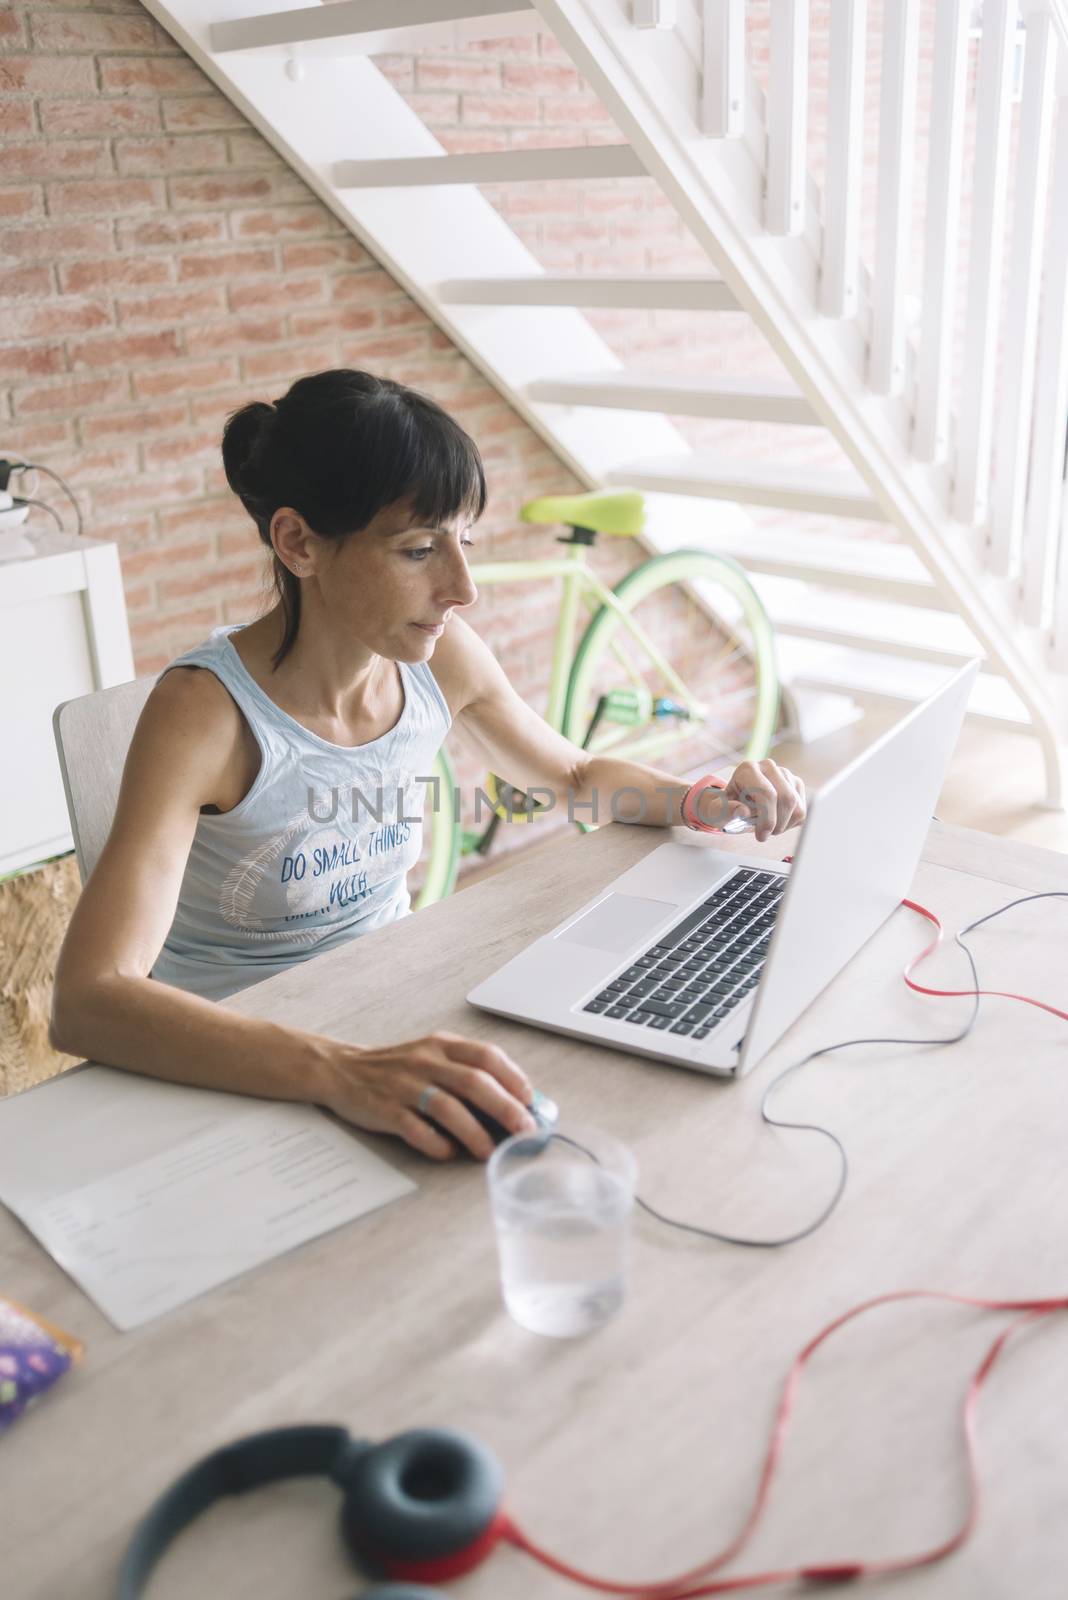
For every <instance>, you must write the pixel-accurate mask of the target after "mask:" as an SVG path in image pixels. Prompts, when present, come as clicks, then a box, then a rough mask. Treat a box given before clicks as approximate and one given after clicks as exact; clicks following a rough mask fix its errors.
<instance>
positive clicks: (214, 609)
mask: <svg viewBox="0 0 1068 1600" xmlns="http://www.w3.org/2000/svg"><path fill="white" fill-rule="evenodd" d="M218 620H219V608H218V606H217V605H214V604H213V605H209V606H198V607H197V608H196V610H186V611H183V612H182V613H181V614H180V615H172V616H169V617H159V618H155V617H151V618H147V619H146V620H145V621H144V622H141V621H137V622H132V623H131V624H130V642H131V643H132V644H133V647H134V660H135V662H137V664H138V666H137V670H138V672H144V671H146V670H147V669H146V668H145V667H143V666H142V665H141V663H140V651H141V649H142V648H143V647H151V646H154V645H161V644H163V643H164V642H166V643H168V644H169V646H170V649H169V650H168V651H166V652H165V653H164V655H163V657H162V664H163V666H167V665H168V664H169V663H170V662H171V661H173V660H174V659H175V658H176V657H177V656H180V655H183V654H184V653H185V651H186V650H188V649H190V648H191V647H192V646H193V645H194V644H199V643H200V641H201V640H202V639H203V638H205V637H206V635H207V634H208V633H209V632H210V631H211V629H212V628H213V627H214V626H215V624H216V623H217V622H218ZM152 659H154V660H159V659H160V658H159V657H158V656H156V657H153V658H152Z"/></svg>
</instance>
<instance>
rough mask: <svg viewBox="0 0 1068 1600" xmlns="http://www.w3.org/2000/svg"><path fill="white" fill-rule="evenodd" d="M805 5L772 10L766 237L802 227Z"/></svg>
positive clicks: (791, 0) (779, 1) (786, 0)
mask: <svg viewBox="0 0 1068 1600" xmlns="http://www.w3.org/2000/svg"><path fill="white" fill-rule="evenodd" d="M808 4H809V0H775V4H774V5H773V6H772V7H771V21H770V29H771V37H770V41H769V47H770V59H769V63H768V98H767V139H768V150H767V195H766V198H765V202H764V225H765V227H766V228H767V230H768V232H769V233H777V234H790V233H800V232H801V231H802V229H803V228H804V226H805V182H806V179H807V175H808V161H807V159H806V152H807V144H808V33H809V27H808Z"/></svg>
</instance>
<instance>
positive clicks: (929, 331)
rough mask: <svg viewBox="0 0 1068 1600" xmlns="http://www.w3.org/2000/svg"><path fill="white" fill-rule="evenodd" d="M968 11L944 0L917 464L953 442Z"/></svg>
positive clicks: (930, 175) (939, 18)
mask: <svg viewBox="0 0 1068 1600" xmlns="http://www.w3.org/2000/svg"><path fill="white" fill-rule="evenodd" d="M964 13H965V8H964V7H963V6H962V5H961V4H960V0H938V11H937V14H936V16H935V37H934V66H933V75H932V82H931V120H930V130H931V132H930V153H929V157H928V164H927V222H926V238H925V241H924V257H923V320H922V323H921V327H920V348H919V358H918V361H917V366H916V417H915V422H914V424H913V434H912V453H913V455H914V456H915V457H916V458H917V460H919V461H942V460H944V459H945V455H946V449H947V445H948V440H949V380H950V371H951V362H952V357H953V324H954V315H955V309H956V286H957V233H958V227H959V223H960V210H961V193H960V179H961V166H962V163H963V155H964V96H965V89H966V86H967V66H968V29H967V18H966V16H965V14H964Z"/></svg>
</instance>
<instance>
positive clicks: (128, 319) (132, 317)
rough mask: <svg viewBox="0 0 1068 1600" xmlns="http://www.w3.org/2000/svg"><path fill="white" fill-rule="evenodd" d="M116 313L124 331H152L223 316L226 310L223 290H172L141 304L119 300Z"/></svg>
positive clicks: (150, 296)
mask: <svg viewBox="0 0 1068 1600" xmlns="http://www.w3.org/2000/svg"><path fill="white" fill-rule="evenodd" d="M117 309H118V313H119V324H120V326H121V327H124V328H153V327H159V325H160V324H161V323H165V322H174V323H183V322H188V321H191V320H192V321H195V320H197V319H199V318H200V317H216V316H220V315H221V314H222V313H223V312H225V310H226V295H225V294H224V292H223V290H222V289H169V290H168V291H167V292H166V294H153V295H146V296H145V298H144V299H141V300H126V299H123V300H120V301H119V302H118V306H117Z"/></svg>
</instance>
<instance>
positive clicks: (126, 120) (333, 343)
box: [0, 0, 640, 848]
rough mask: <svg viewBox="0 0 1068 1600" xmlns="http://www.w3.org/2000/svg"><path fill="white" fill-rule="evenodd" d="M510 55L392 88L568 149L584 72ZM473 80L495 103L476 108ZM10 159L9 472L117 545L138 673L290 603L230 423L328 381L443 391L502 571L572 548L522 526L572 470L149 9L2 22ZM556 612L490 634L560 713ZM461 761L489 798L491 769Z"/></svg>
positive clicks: (4, 350) (2, 210) (0, 177)
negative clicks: (536, 85)
mask: <svg viewBox="0 0 1068 1600" xmlns="http://www.w3.org/2000/svg"><path fill="white" fill-rule="evenodd" d="M531 47H532V52H531ZM499 52H500V56H501V61H503V62H505V63H506V67H505V66H502V64H501V61H498V60H496V59H494V60H492V61H491V60H489V59H488V58H487V57H486V56H485V53H484V52H482V51H475V52H474V54H473V55H472V57H471V58H470V59H465V60H463V61H461V62H456V61H450V60H448V59H445V60H427V61H421V62H420V63H419V65H418V68H416V66H415V64H414V63H411V62H409V63H408V66H407V68H405V66H404V64H402V63H401V64H396V65H395V66H394V68H393V70H394V71H395V72H397V74H398V75H399V76H400V77H401V78H403V77H404V75H405V72H407V75H408V77H409V78H410V80H411V81H412V83H413V84H414V82H415V80H416V78H418V81H419V83H420V85H422V88H421V89H420V90H419V91H418V92H419V93H422V94H423V96H424V100H425V101H426V109H427V110H428V112H434V113H436V114H437V115H438V116H442V115H445V114H447V112H448V111H449V108H450V107H451V108H452V110H453V112H454V114H455V117H456V121H457V124H458V127H457V138H458V139H462V137H463V135H462V133H461V131H460V126H459V125H461V124H462V125H463V127H464V128H470V127H471V126H472V125H476V126H483V127H485V128H486V129H488V130H489V131H490V135H491V137H493V136H495V135H494V134H493V128H494V119H495V118H497V117H499V116H500V115H501V114H504V113H507V114H508V115H515V114H516V112H517V109H518V108H517V106H516V105H515V103H514V102H513V101H512V100H511V99H510V98H509V96H510V95H512V94H521V95H524V96H525V97H526V103H529V105H530V106H531V107H532V108H538V109H537V115H538V116H539V117H542V116H543V113H544V116H545V117H547V118H548V120H544V121H543V123H542V126H543V129H544V134H545V137H547V138H548V139H549V142H556V140H557V138H558V136H559V125H560V122H561V119H562V117H563V115H564V109H563V108H564V105H565V102H566V101H567V99H568V97H569V96H571V95H572V94H573V91H574V74H573V73H572V72H571V69H570V68H568V67H566V66H565V65H564V64H562V63H561V62H560V61H559V60H558V59H557V54H556V52H555V49H554V47H553V45H552V41H551V40H549V39H543V40H542V41H541V43H540V47H539V42H538V41H537V40H536V39H533V38H531V39H528V40H527V41H524V42H522V43H521V44H517V45H515V46H510V45H509V43H508V42H507V41H506V42H504V43H503V44H501V45H500V46H499ZM535 77H536V78H538V80H539V82H540V84H541V89H542V92H544V90H545V88H546V86H547V85H550V86H551V87H552V90H553V96H552V99H551V101H547V102H546V104H545V106H544V107H540V103H539V100H538V97H537V96H536V95H535V94H534V92H533V88H532V87H527V88H524V87H523V83H524V79H525V78H526V79H529V81H530V84H531V86H532V85H533V81H534V78H535ZM458 78H459V79H460V80H462V81H464V82H465V83H466V84H467V85H468V86H469V87H470V86H471V85H475V84H477V83H479V82H480V81H483V80H484V81H485V83H486V89H487V92H486V93H485V94H484V95H483V96H482V97H481V98H479V97H478V96H475V95H469V96H468V97H467V98H466V99H465V101H464V104H463V106H462V108H461V106H460V97H459V95H458V93H457V92H456V90H455V88H452V87H449V85H451V84H454V83H455V82H456V81H457V79H458ZM491 91H493V92H491ZM583 104H585V100H583ZM594 135H595V130H594V132H593V133H591V136H594ZM515 137H516V139H517V142H518V141H519V140H520V138H521V135H520V133H519V132H518V130H517V132H516V135H515ZM0 138H2V147H0V300H2V301H3V306H4V316H3V321H2V324H0V452H2V451H7V452H9V453H12V454H16V455H19V456H23V457H26V458H29V459H33V460H36V461H39V462H41V463H42V464H44V465H46V466H49V467H51V468H53V469H54V470H55V471H56V472H58V473H59V474H61V475H62V476H63V477H64V478H66V479H67V480H68V482H70V483H71V485H72V486H73V488H74V489H75V492H76V493H77V495H78V498H79V501H80V503H81V506H82V510H83V513H84V516H85V527H86V532H87V533H88V534H90V535H91V536H92V537H94V538H98V539H111V540H114V541H115V542H116V543H117V545H118V547H119V550H120V553H121V558H122V568H123V576H124V581H125V587H126V601H127V608H128V613H129V619H130V629H131V634H132V639H133V646H134V654H135V665H136V670H137V672H138V673H139V674H140V673H150V672H156V671H158V670H159V669H160V668H162V667H163V666H164V665H165V664H166V663H167V662H168V661H169V660H171V659H173V657H174V656H175V655H177V654H179V653H180V652H181V651H182V650H183V649H185V648H187V647H188V646H189V645H190V644H192V643H195V642H196V641H198V640H199V639H201V638H203V637H204V636H205V635H206V634H207V633H208V631H209V630H210V628H211V627H213V626H214V625H216V624H218V623H220V622H229V621H244V620H248V619H250V618H251V617H253V616H255V615H258V614H259V613H260V612H261V610H262V609H263V608H264V606H265V605H266V604H268V603H269V590H268V589H267V587H266V586H265V582H264V579H265V574H266V569H267V563H266V558H265V556H264V555H263V553H262V546H261V545H260V541H259V537H258V535H257V533H256V531H255V529H254V527H253V525H252V523H251V522H250V520H249V518H248V516H247V514H246V513H245V512H244V510H243V508H242V507H241V506H240V504H239V503H238V502H237V501H236V500H235V498H234V497H233V496H232V495H231V493H230V491H229V489H228V487H227V485H226V483H225V479H224V475H223V471H222V465H221V459H220V452H219V440H220V435H221V430H222V426H223V422H224V419H225V417H226V415H227V413H228V412H229V411H230V410H231V409H233V408H234V407H235V406H238V405H240V404H243V403H244V402H245V401H247V400H249V399H251V398H271V397H273V396H276V395H278V394H280V393H281V392H282V391H283V390H284V389H285V388H286V387H287V386H288V385H289V383H290V382H291V381H292V380H293V379H294V378H295V377H296V376H298V375H300V374H301V373H304V372H308V371H314V370H317V369H322V368H324V367H329V366H336V365H351V366H359V367H366V368H368V369H370V370H372V371H378V372H382V373H384V374H387V375H389V376H391V377H394V378H397V379H399V380H401V381H402V382H406V383H410V384H413V385H416V386H418V387H420V388H423V389H425V390H426V391H427V392H429V393H431V394H432V395H433V396H434V397H435V398H436V399H437V400H438V401H440V402H441V403H442V404H443V405H444V406H446V407H447V408H448V409H449V410H450V411H451V412H452V413H453V414H454V415H455V416H457V417H458V418H459V420H460V421H461V422H462V423H463V424H464V426H465V427H467V428H468V429H469V431H470V432H471V433H472V434H473V436H474V437H475V438H476V439H477V441H478V443H479V445H480V447H481V449H482V452H483V455H484V457H485V461H486V466H487V471H488V477H489V485H490V506H489V510H488V512H487V514H486V516H485V518H484V520H483V523H482V525H481V527H480V530H479V533H478V555H479V556H480V557H483V558H494V557H502V556H511V555H515V556H518V555H528V556H529V555H531V554H536V553H538V552H544V553H549V552H550V551H551V549H552V545H551V543H550V542H549V541H550V535H548V534H547V533H542V532H538V531H535V530H531V529H529V528H526V527H524V526H523V525H521V524H517V522H516V520H515V509H516V507H517V505H518V504H519V503H521V501H522V500H523V499H525V498H527V497H529V496H530V495H533V494H536V493H544V492H547V491H549V490H555V491H558V492H559V491H566V490H567V489H569V488H574V487H577V485H575V484H574V482H573V480H572V479H571V478H570V476H569V474H568V473H567V472H566V471H565V470H564V469H563V468H562V467H561V465H560V463H559V462H558V461H557V460H556V458H555V457H554V456H553V454H552V453H551V451H550V450H548V449H547V448H546V446H545V445H544V443H543V442H542V441H541V440H540V439H539V438H538V437H537V436H536V435H535V434H534V433H532V431H531V430H530V429H529V428H528V427H527V425H526V424H525V423H524V422H523V421H522V420H521V419H520V418H519V417H517V416H516V414H515V413H514V412H513V411H512V410H511V409H510V408H509V406H508V405H507V404H506V403H505V402H504V401H503V400H502V399H501V397H500V396H499V395H498V394H497V393H496V391H495V390H494V389H492V387H491V386H490V385H489V384H488V383H487V382H486V381H485V380H484V379H483V378H482V377H481V376H480V375H479V373H478V372H477V371H476V370H475V369H474V368H473V367H472V366H471V364H470V363H469V362H468V361H467V360H466V359H465V358H464V357H463V356H462V355H460V354H459V353H458V352H457V351H456V350H455V349H454V348H453V347H452V345H451V344H450V343H449V341H448V340H447V339H446V338H445V337H443V335H442V334H441V333H440V332H439V331H438V330H437V329H436V328H435V327H434V325H433V324H432V323H430V322H429V321H428V320H427V318H426V317H425V316H424V314H423V312H422V311H421V310H420V309H419V308H418V307H417V306H416V305H415V304H414V303H413V302H412V301H411V300H410V299H409V298H408V296H407V295H406V294H405V293H404V292H403V291H402V290H401V289H399V288H398V287H397V285H396V284H395V283H394V282H393V281H392V279H391V278H390V277H389V275H388V274H387V273H386V272H384V271H383V270H382V269H381V268H380V267H379V266H378V265H377V263H376V262H375V261H374V260H373V259H372V258H371V257H370V256H369V255H368V254H367V253H366V252H365V251H364V250H363V249H362V248H361V246H360V245H359V244H358V243H357V242H356V241H355V240H354V239H353V238H352V237H351V236H350V235H349V234H348V233H347V232H346V231H345V230H344V229H343V227H342V226H341V224H340V223H339V222H338V221H337V220H336V219H335V218H334V217H333V216H332V214H331V213H330V212H329V211H328V210H327V209H326V208H325V207H324V206H323V205H322V204H321V203H320V202H319V201H318V200H317V199H316V198H315V197H314V196H313V195H312V194H311V192H310V191H309V190H308V189H307V187H306V186H305V185H304V183H303V182H302V180H301V179H299V178H298V177H297V176H295V175H294V174H293V173H292V172H291V171H290V170H289V169H288V168H287V167H286V165H285V164H284V163H283V162H282V161H281V160H280V159H279V157H278V156H277V155H276V154H275V153H274V152H273V151H272V150H271V149H270V147H269V146H268V145H267V144H266V143H265V141H264V140H263V139H262V138H261V137H260V135H259V134H258V133H257V132H256V131H255V130H254V129H252V128H251V127H250V126H249V125H248V124H247V123H246V121H245V119H244V118H243V117H242V116H241V115H240V113H239V112H238V111H237V110H236V109H235V108H234V107H233V106H232V105H231V104H230V103H229V101H228V100H227V99H226V97H225V96H224V95H222V94H221V93H219V92H218V91H217V90H216V89H215V88H214V87H213V86H212V84H211V83H210V82H209V81H208V80H207V79H206V78H205V77H204V75H203V74H202V73H201V72H200V71H199V69H198V68H197V67H196V66H195V65H194V63H193V62H192V61H190V60H189V59H188V58H187V57H186V56H185V55H184V54H183V52H181V50H180V49H179V48H178V47H177V46H176V45H175V44H174V43H173V41H172V40H171V39H170V37H169V36H168V35H167V34H166V33H165V31H164V30H162V29H161V28H160V27H159V26H158V25H157V24H156V23H155V22H154V21H153V19H151V18H150V17H149V16H148V15H147V14H146V13H145V11H144V10H143V8H142V7H141V6H140V4H139V3H138V0H93V3H92V4H89V5H85V6H81V7H79V6H77V5H76V3H64V4H61V5H53V4H51V3H49V0H29V3H25V4H15V5H14V6H12V7H10V8H6V9H0ZM523 204H524V201H523V198H522V197H519V198H518V199H517V200H516V201H515V205H516V207H517V210H518V211H520V212H521V211H522V207H523ZM534 204H535V207H536V205H537V201H536V199H535V201H534ZM533 214H535V215H536V211H535V213H533ZM49 498H50V499H53V500H54V502H55V503H56V504H57V506H58V507H60V509H62V507H63V502H62V499H61V497H60V496H59V495H58V492H55V493H50V494H49ZM32 516H33V517H34V518H35V521H36V525H43V524H44V522H45V521H46V520H47V519H46V518H45V516H44V514H43V513H37V512H35V513H32ZM32 525H35V524H33V523H31V526H32ZM639 555H640V552H639V551H637V549H636V548H635V547H634V546H633V545H631V544H629V542H624V541H616V542H615V543H614V544H613V545H612V546H610V547H605V548H604V549H603V550H601V551H599V552H598V555H597V560H598V565H599V567H600V569H601V571H602V573H603V574H604V575H605V576H606V577H607V578H608V579H609V581H614V580H615V578H616V577H618V576H619V575H620V574H621V573H622V572H623V571H625V570H626V568H627V567H628V566H629V565H630V564H632V563H633V562H634V561H635V560H636V559H638V557H639ZM555 604H556V601H555V595H554V593H553V592H552V590H551V589H549V588H546V589H545V590H544V591H542V592H538V593H534V592H532V591H530V590H510V589H497V590H494V591H487V592H486V593H485V595H484V596H483V598H482V599H481V600H480V602H479V604H478V606H477V607H476V608H475V610H474V611H473V612H472V613H470V615H471V619H472V621H473V622H474V623H475V625H476V626H478V627H479V628H480V630H481V631H482V632H483V633H484V635H485V636H486V637H487V638H488V639H489V641H490V643H491V644H492V645H494V647H495V648H496V649H497V650H498V652H499V653H500V654H501V656H502V659H504V660H505V661H506V663H507V666H508V670H509V672H510V675H511V676H512V678H513V681H514V682H515V683H516V686H517V688H519V690H520V692H521V693H523V694H524V695H525V696H526V697H527V698H529V699H530V700H531V701H532V703H534V704H535V705H538V704H540V703H542V702H543V697H544V691H545V680H546V671H547V663H548V652H549V644H550V640H551V628H552V624H553V621H554V617H555ZM459 754H460V762H461V776H462V778H463V780H464V782H465V783H466V784H469V785H473V784H474V782H475V781H477V779H478V778H479V777H480V776H481V771H480V764H479V763H476V762H474V761H472V760H471V759H469V758H468V757H465V755H464V752H463V750H462V747H461V750H460V752H459ZM540 831H541V830H539V832H540ZM531 832H532V830H529V829H513V830H504V832H503V834H502V835H501V836H500V840H501V843H502V844H503V845H504V847H505V848H507V847H508V846H509V845H510V844H519V843H520V842H522V841H523V840H525V839H526V838H528V837H529V836H530V834H531Z"/></svg>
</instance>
